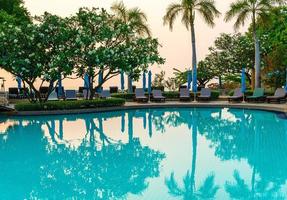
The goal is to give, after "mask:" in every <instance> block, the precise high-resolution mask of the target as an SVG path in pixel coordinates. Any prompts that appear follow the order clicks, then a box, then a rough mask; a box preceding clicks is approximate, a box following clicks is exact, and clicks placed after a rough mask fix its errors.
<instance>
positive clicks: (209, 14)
mask: <svg viewBox="0 0 287 200" xmlns="http://www.w3.org/2000/svg"><path fill="white" fill-rule="evenodd" d="M180 13H181V14H182V19H181V21H182V23H183V24H184V25H185V27H186V28H187V30H189V29H190V32H191V44H192V70H193V72H195V71H196V65H197V60H196V44H195V29H194V20H195V15H196V13H198V14H199V15H201V16H202V17H203V19H204V21H205V22H206V23H207V24H208V25H209V26H211V27H213V26H214V19H215V17H218V16H219V15H220V12H219V11H218V10H217V9H216V7H215V2H214V0H181V2H180V3H172V4H170V5H169V6H168V8H167V10H166V14H165V16H164V17H163V21H164V25H167V24H168V25H169V28H170V30H172V29H173V25H174V22H175V19H176V18H177V17H178V15H179V14H180ZM194 79H195V73H193V80H194Z"/></svg>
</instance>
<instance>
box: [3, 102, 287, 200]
mask: <svg viewBox="0 0 287 200" xmlns="http://www.w3.org/2000/svg"><path fill="white" fill-rule="evenodd" d="M0 125H1V129H0V177H1V180H0V199H23V198H28V199H29V198H33V197H36V198H41V199H42V198H49V199H64V198H71V197H77V198H79V199H148V200H153V199H154V200H157V199H166V200H169V199H185V200H187V199H285V198H287V184H286V179H287V170H286V169H287V120H283V119H280V118H278V117H277V115H276V114H275V113H270V112H263V111H252V110H241V109H219V108H218V109H216V108H213V109H195V108H193V109H192V108H189V109H151V110H131V111H118V112H108V113H98V114H87V115H71V116H45V117H22V118H10V119H4V118H1V119H0Z"/></svg>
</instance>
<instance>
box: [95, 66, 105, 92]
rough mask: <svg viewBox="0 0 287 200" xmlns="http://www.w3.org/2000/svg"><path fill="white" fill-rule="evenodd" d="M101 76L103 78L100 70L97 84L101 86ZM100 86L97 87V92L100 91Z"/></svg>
mask: <svg viewBox="0 0 287 200" xmlns="http://www.w3.org/2000/svg"><path fill="white" fill-rule="evenodd" d="M103 78H104V74H103V72H102V71H100V72H99V77H98V85H99V86H101V85H102V84H103ZM101 88H102V86H101V87H99V89H98V91H97V92H101V90H102V89H101Z"/></svg>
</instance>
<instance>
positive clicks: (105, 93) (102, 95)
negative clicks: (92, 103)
mask: <svg viewBox="0 0 287 200" xmlns="http://www.w3.org/2000/svg"><path fill="white" fill-rule="evenodd" d="M99 97H100V98H110V97H111V93H110V91H109V90H102V91H101V92H100V93H99Z"/></svg>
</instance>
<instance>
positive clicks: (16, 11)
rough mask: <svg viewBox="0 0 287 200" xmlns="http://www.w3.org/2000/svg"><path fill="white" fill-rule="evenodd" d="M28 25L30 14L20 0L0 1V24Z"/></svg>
mask: <svg viewBox="0 0 287 200" xmlns="http://www.w3.org/2000/svg"><path fill="white" fill-rule="evenodd" d="M4 22H8V23H12V24H23V23H30V22H31V18H30V14H29V12H28V11H27V9H26V8H24V6H23V1H22V0H0V24H2V23H4Z"/></svg>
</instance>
